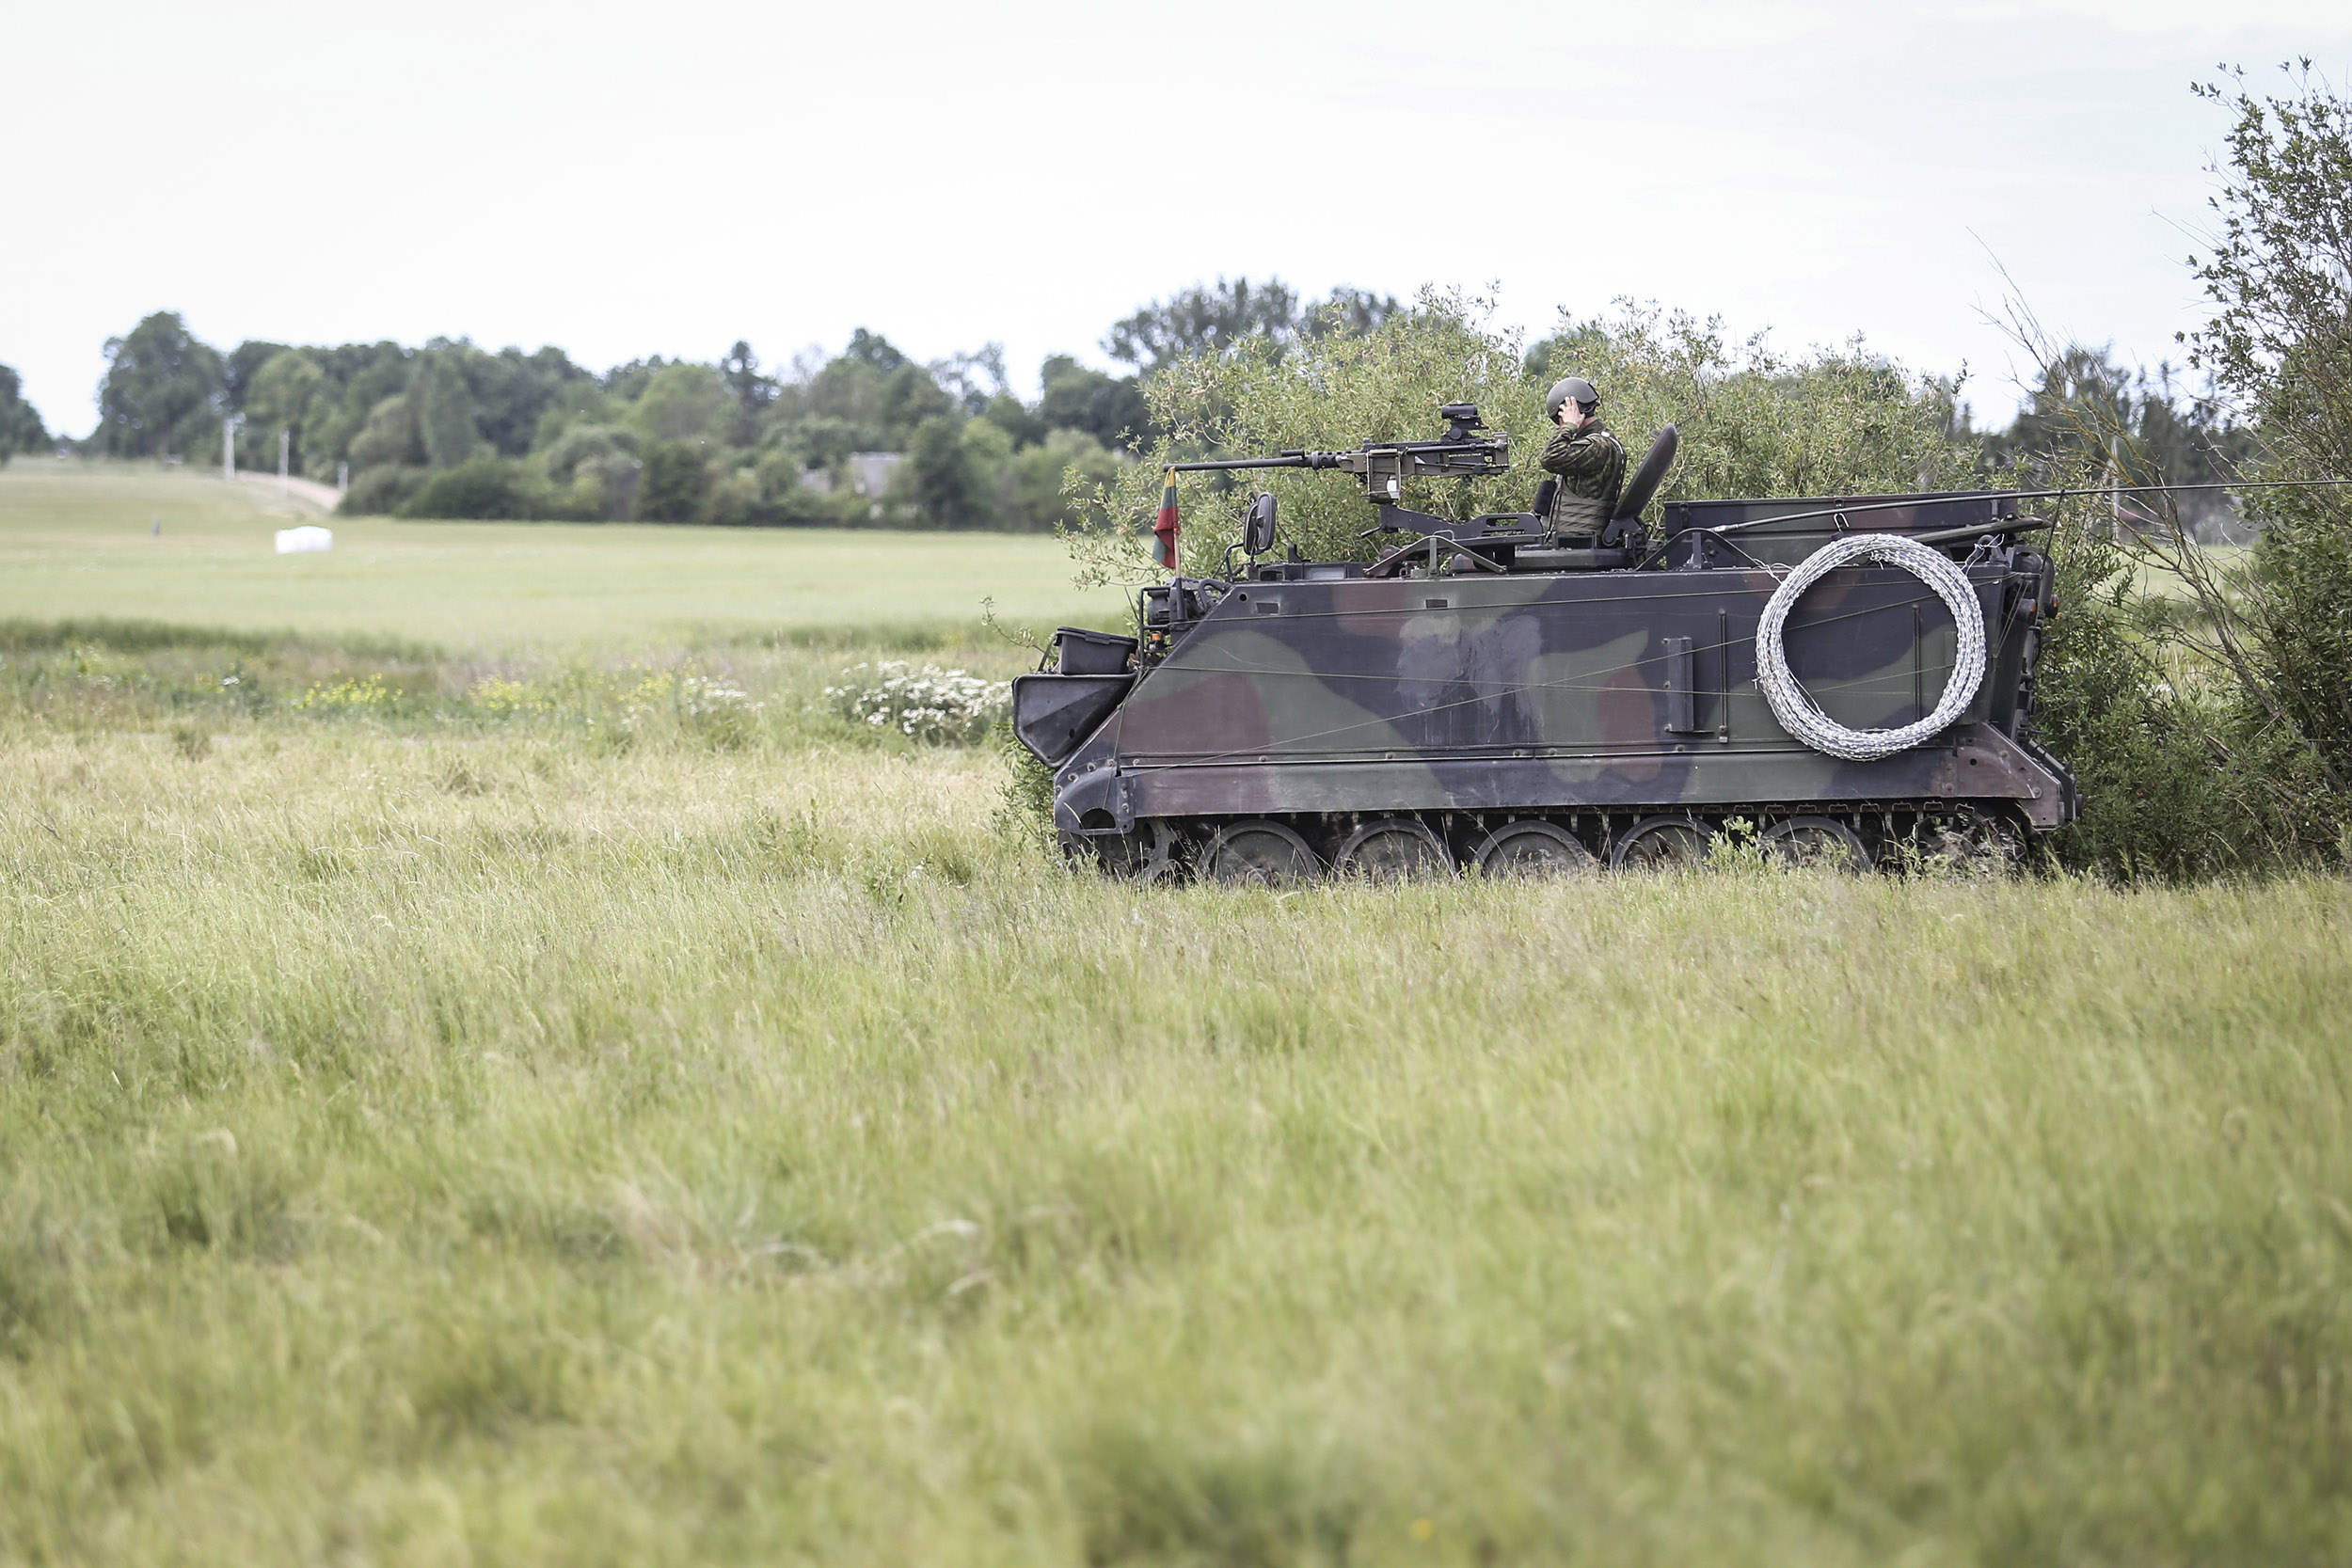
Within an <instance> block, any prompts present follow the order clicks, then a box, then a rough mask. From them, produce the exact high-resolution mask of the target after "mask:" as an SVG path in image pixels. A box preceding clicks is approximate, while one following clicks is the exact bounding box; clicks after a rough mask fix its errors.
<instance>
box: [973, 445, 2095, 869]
mask: <svg viewBox="0 0 2352 1568" xmlns="http://www.w3.org/2000/svg"><path fill="white" fill-rule="evenodd" d="M1441 412H1442V413H1443V415H1444V416H1445V417H1446V418H1447V419H1448V420H1449V421H1450V425H1451V428H1450V429H1449V430H1448V432H1447V434H1446V436H1443V437H1442V438H1439V439H1437V440H1431V441H1412V442H1367V443H1366V444H1365V445H1364V446H1363V447H1361V448H1360V449H1359V450H1357V451H1342V452H1317V451H1286V452H1281V453H1278V454H1276V455H1274V456H1271V457H1257V458H1240V459H1232V460H1227V461H1222V462H1215V463H1192V464H1179V465H1177V467H1179V468H1184V469H1219V468H1224V469H1239V468H1259V467H1298V468H1310V469H1323V468H1332V469H1343V470H1345V471H1347V472H1349V473H1351V474H1353V475H1354V476H1355V477H1356V478H1357V479H1358V480H1359V481H1360V482H1361V483H1362V484H1363V486H1364V491H1365V495H1366V499H1368V500H1369V501H1370V502H1371V503H1372V505H1373V506H1374V507H1375V508H1376V509H1377V522H1376V525H1375V530H1374V531H1375V532H1377V533H1379V534H1381V535H1384V536H1387V537H1388V538H1390V539H1391V540H1393V541H1394V542H1393V543H1392V544H1391V545H1390V546H1389V547H1387V548H1384V549H1383V550H1382V551H1381V552H1380V553H1379V555H1378V556H1377V558H1376V559H1375V560H1373V561H1369V562H1363V561H1308V560H1301V559H1299V558H1298V552H1297V551H1296V549H1295V547H1294V548H1293V549H1291V550H1290V551H1289V552H1288V559H1270V556H1271V554H1272V551H1273V547H1274V546H1275V544H1276V541H1277V538H1278V528H1277V521H1276V516H1275V503H1274V498H1273V497H1272V496H1270V495H1263V494H1262V495H1260V496H1259V497H1258V499H1257V500H1256V502H1255V504H1254V505H1253V506H1252V507H1251V508H1250V511H1249V514H1248V524H1247V528H1246V531H1245V537H1244V539H1243V540H1242V541H1241V542H1240V543H1239V544H1237V545H1236V546H1234V547H1233V548H1232V549H1231V550H1229V551H1228V552H1227V555H1226V566H1225V575H1224V576H1222V577H1218V578H1188V577H1182V576H1179V577H1177V578H1174V579H1173V580H1171V581H1168V582H1167V583H1162V584H1155V585H1153V586H1151V587H1147V588H1145V589H1143V590H1142V592H1141V594H1140V596H1139V602H1138V605H1137V615H1136V627H1135V630H1134V633H1133V634H1132V635H1126V634H1115V633H1107V632H1100V631H1089V630H1084V629H1081V628H1076V627H1064V628H1062V629H1061V630H1060V631H1059V632H1058V633H1057V635H1056V637H1055V640H1054V643H1053V645H1052V646H1051V648H1049V649H1048V651H1047V654H1046V658H1045V660H1044V667H1043V668H1041V670H1040V671H1039V672H1038V673H1034V674H1028V675H1023V676H1020V677H1018V678H1016V680H1015V681H1014V683H1013V727H1014V732H1015V734H1016V735H1017V736H1019V737H1020V739H1021V741H1022V743H1023V744H1024V745H1025V746H1026V747H1027V748H1028V749H1029V750H1030V751H1031V752H1034V753H1035V754H1036V755H1037V756H1038V757H1039V759H1040V760H1041V761H1042V762H1043V763H1045V764H1046V765H1047V766H1048V767H1049V768H1052V770H1053V778H1054V820H1055V826H1056V828H1057V832H1058V833H1059V836H1060V841H1061V844H1062V846H1063V849H1064V852H1065V853H1066V854H1068V855H1070V856H1072V857H1073V859H1079V860H1083V861H1086V862H1090V863H1099V864H1100V865H1101V866H1103V867H1104V868H1105V869H1107V870H1109V871H1112V872H1115V873H1120V874H1125V875H1132V876H1138V877H1146V878H1161V877H1168V876H1179V875H1193V876H1200V877H1203V878H1208V879H1216V880H1223V881H1244V882H1273V883H1282V882H1294V881H1301V880H1306V879H1313V878H1317V877H1321V876H1324V875H1327V874H1331V873H1338V874H1342V875H1348V874H1355V875H1362V876H1371V877H1411V876H1429V875H1445V874H1451V873H1453V872H1454V871H1457V870H1459V869H1462V868H1465V867H1469V866H1473V865H1474V866H1477V867H1479V868H1480V869H1481V870H1483V871H1484V872H1485V873H1486V874H1487V875H1529V874H1546V873H1564V872H1575V871H1579V870H1583V869H1590V868H1596V867H1599V866H1609V867H1615V868H1638V867H1654V866H1660V865H1667V864H1673V863H1680V862H1686V861H1690V860H1692V859H1695V858H1696V857H1698V856H1700V855H1701V854H1703V853H1704V852H1705V849H1706V847H1707V845H1708V842H1709V841H1710V839H1711V838H1712V837H1713V836H1714V835H1715V834H1717V833H1720V832H1725V831H1726V829H1727V828H1732V827H1734V826H1735V825H1744V829H1745V831H1748V832H1754V833H1755V834H1756V836H1757V838H1758V840H1759V841H1760V843H1761V846H1762V847H1763V849H1764V851H1765V852H1766V853H1767V854H1769V855H1771V856H1773V857H1774V858H1776V859H1782V860H1786V861H1790V862H1800V863H1803V862H1834V863H1842V864H1844V865H1847V866H1850V867H1852V868H1854V869H1861V868H1863V867H1867V866H1870V865H1883V864H1888V863H1897V862H1900V861H1904V860H1906V859H1907V858H1909V857H1913V856H1927V857H1960V856H1968V857H1975V856H1985V855H1989V856H1995V857H2013V856H2014V855H2015V854H2016V852H2017V850H2018V848H2019V847H2020V846H2021V845H2022V844H2023V843H2024V842H2025V841H2026V837H2027V835H2030V834H2032V833H2036V832H2047V831H2049V830H2051V829H2055V828H2057V827H2059V826H2060V825H2062V824H2064V823H2066V822H2068V821H2070V820H2072V819H2073V817H2074V815H2075V813H2076V809H2077V807H2076V799H2075V793H2074V782H2073V779H2072V777H2071V776H2070V775H2069V774H2068V773H2067V771H2066V770H2065V768H2062V767H2061V766H2060V765H2059V764H2058V762H2057V761H2056V760H2055V759H2054V758H2052V757H2051V756H2050V755H2048V754H2047V753H2046V752H2043V751H2042V750H2041V749H2040V748H2039V747H2038V746H2036V745H2035V743H2034V741H2033V739H2032V737H2031V735H2030V734H2029V732H2028V730H2027V727H2026V717H2027V715H2028V713H2029V712H2030V711H2031V708H2032V705H2033V681H2034V663H2035V655H2036V652H2037V649H2038V647H2039V644H2040V641H2041V638H2042V629H2043V627H2044V626H2046V625H2047V623H2048V621H2049V619H2050V618H2051V617H2052V616H2054V615H2055V614H2056V613H2057V610H2058V607H2057V603H2056V600H2055V597H2054V589H2053V581H2052V573H2051V565H2050V562H2049V560H2048V559H2047V557H2046V556H2044V555H2043V554H2042V553H2041V552H2039V551H2037V550H2036V549H2034V548H2032V547H2030V546H2029V545H2027V544H2026V543H2025V542H2024V537H2023V536H2024V535H2026V534H2027V533H2029V532H2031V531H2033V530H2035V529H2037V528H2041V527H2044V526H2046V525H2045V524H2043V523H2042V522H2039V521H2037V520H2036V519H2033V518H2031V517H2027V516H2023V515H2019V513H2018V511H2017V504H2016V499H2015V498H2014V497H2011V496H2009V495H2006V494H2004V493H2000V492H1992V491H1986V492H1968V493H1953V494H1931V495H1905V496H1878V497H1806V498H1796V499H1773V500H1687V501H1673V502H1667V503H1664V504H1662V505H1661V507H1660V508H1659V509H1658V515H1657V516H1656V517H1655V519H1654V520H1653V519H1652V518H1651V517H1650V516H1649V515H1648V510H1649V503H1650V501H1651V499H1653V498H1654V497H1655V495H1656V493H1657V491H1658V488H1659V486H1660V484H1661V482H1662V481H1663V479H1664V477H1665V474H1666V471H1667V469H1668V467H1669V466H1670V465H1671V464H1672V462H1673V460H1674V453H1675V448H1676V442H1677V437H1676V434H1675V431H1674V427H1672V426H1671V425H1670V426H1668V427H1667V428H1666V429H1665V430H1664V431H1661V433H1660V434H1659V436H1658V438H1657V441H1656V443H1655V445H1653V447H1652V448H1651V449H1650V451H1649V454H1648V456H1647V457H1646V459H1645V461H1644V463H1643V465H1642V466H1641V467H1640V468H1639V469H1638V470H1637V471H1636V472H1635V474H1634V475H1633V477H1632V478H1631V479H1630V480H1629V482H1628V483H1627V485H1626V488H1625V491H1624V494H1623V498H1622V499H1621V500H1620V502H1619V504H1618V506H1617V508H1616V515H1615V516H1614V518H1613V520H1612V521H1611V523H1610V524H1609V526H1608V529H1607V531H1605V532H1604V533H1603V534H1602V535H1601V537H1600V540H1599V544H1598V546H1597V547H1589V548H1563V547H1561V546H1560V545H1559V544H1558V542H1557V540H1556V539H1555V538H1554V537H1553V536H1551V535H1550V534H1549V532H1548V531H1547V527H1546V524H1545V522H1544V520H1543V519H1544V515H1545V514H1546V512H1547V510H1548V508H1547V507H1546V506H1545V504H1544V498H1543V497H1541V496H1540V495H1539V497H1538V499H1537V501H1536V504H1535V506H1534V509H1533V510H1531V511H1528V512H1517V513H1498V514H1488V515H1482V516H1478V517H1474V518H1471V519H1470V520H1469V521H1467V522H1465V521H1459V520H1455V519H1450V518H1446V517H1441V516H1438V515H1433V514H1428V513H1422V512H1415V511H1410V510H1408V509H1406V507H1405V506H1403V505H1402V504H1401V499H1402V495H1403V490H1402V483H1403V482H1404V481H1406V480H1408V479H1428V478H1454V479H1470V478H1475V477H1479V476H1481V475H1490V474H1500V473H1503V472H1506V471H1507V469H1508V458H1509V453H1508V447H1507V437H1503V436H1489V435H1486V434H1485V433H1484V432H1483V428H1482V426H1481V423H1480V420H1479V415H1478V410H1477V409H1476V408H1475V407H1474V406H1472V405H1470V404H1450V405H1448V406H1447V407H1446V408H1445V409H1443V410H1442V411H1441ZM1237 556H1238V557H1243V558H1245V559H1242V560H1239V561H1237V560H1236V559H1235V558H1236V557H1237Z"/></svg>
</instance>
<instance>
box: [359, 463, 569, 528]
mask: <svg viewBox="0 0 2352 1568" xmlns="http://www.w3.org/2000/svg"><path fill="white" fill-rule="evenodd" d="M552 504H553V498H552V497H551V496H549V495H548V489H547V485H546V483H545V482H544V481H543V480H541V479H540V478H539V476H538V475H537V474H535V473H534V472H532V469H531V468H530V467H529V466H528V465H526V464H522V463H517V462H516V461H514V460H513V459H511V458H504V457H476V458H473V459H471V460H469V461H468V462H465V463H460V464H459V465H458V466H457V467H454V468H450V469H447V470H445V471H444V472H441V473H437V474H435V475H433V476H432V477H431V478H430V479H428V480H427V481H426V482H425V483H424V485H423V487H422V488H421V489H420V490H419V491H418V492H417V493H416V494H415V495H413V496H411V497H410V498H409V499H407V500H406V501H405V502H403V503H402V504H401V506H400V509H399V511H398V512H397V514H395V515H398V516H402V517H441V518H453V519H469V520H471V519H480V520H485V521H489V520H498V519H506V520H519V519H522V518H527V517H545V516H546V515H548V512H549V511H550V510H551V509H552Z"/></svg>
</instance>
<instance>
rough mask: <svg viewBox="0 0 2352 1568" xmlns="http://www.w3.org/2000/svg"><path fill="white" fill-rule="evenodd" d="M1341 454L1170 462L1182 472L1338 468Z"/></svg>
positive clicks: (1293, 453)
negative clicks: (1233, 469) (1234, 469)
mask: <svg viewBox="0 0 2352 1568" xmlns="http://www.w3.org/2000/svg"><path fill="white" fill-rule="evenodd" d="M1339 466H1340V464H1339V454H1338V453H1337V452H1328V451H1286V452H1282V453H1280V454H1279V456H1274V457H1220V458H1216V459H1214V460H1204V461H1202V462H1199V463H1170V464H1169V465H1168V467H1171V468H1173V469H1175V470H1176V471H1177V472H1178V473H1180V474H1205V473H1216V472H1219V471H1221V470H1224V469H1228V468H1336V467H1339Z"/></svg>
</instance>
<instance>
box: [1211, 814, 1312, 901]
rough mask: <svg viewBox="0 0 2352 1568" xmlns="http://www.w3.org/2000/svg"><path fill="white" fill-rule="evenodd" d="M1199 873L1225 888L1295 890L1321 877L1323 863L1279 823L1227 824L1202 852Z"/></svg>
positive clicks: (1295, 835)
mask: <svg viewBox="0 0 2352 1568" xmlns="http://www.w3.org/2000/svg"><path fill="white" fill-rule="evenodd" d="M1200 874H1201V876H1202V877H1204V878H1206V879H1208V880H1210V881H1213V882H1222V883H1224V884H1225V885H1226V886H1228V887H1296V886H1297V885H1298V884H1300V883H1301V882H1311V881H1313V880H1314V879H1316V878H1318V877H1320V876H1321V875H1323V863H1322V862H1321V861H1320V860H1317V859H1316V858H1315V852H1314V851H1313V850H1312V849H1310V848H1308V847H1307V841H1306V840H1305V839H1303V838H1301V837H1299V836H1298V835H1297V834H1296V833H1295V832H1291V831H1290V830H1289V829H1288V828H1285V827H1283V826H1282V824H1280V823H1279V822H1264V821H1256V822H1229V823H1227V824H1226V825H1225V826H1224V827H1222V828H1219V829H1218V830H1217V832H1216V837H1215V838H1213V839H1211V840H1209V847H1208V848H1207V849H1205V850H1203V851H1202V852H1201V855H1200Z"/></svg>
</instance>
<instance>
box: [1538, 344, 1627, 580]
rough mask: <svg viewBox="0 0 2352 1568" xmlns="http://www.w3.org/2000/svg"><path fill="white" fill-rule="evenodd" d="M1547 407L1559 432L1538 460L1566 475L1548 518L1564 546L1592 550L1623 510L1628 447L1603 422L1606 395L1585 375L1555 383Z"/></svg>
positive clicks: (1561, 478) (1545, 402) (1559, 473)
mask: <svg viewBox="0 0 2352 1568" xmlns="http://www.w3.org/2000/svg"><path fill="white" fill-rule="evenodd" d="M1544 406H1545V408H1546V410H1547V411H1549V413H1550V415H1551V421H1552V423H1554V424H1556V425H1558V426H1559V427H1560V428H1559V430H1558V431H1557V432H1556V433H1555V434H1554V435H1553V436H1552V437H1551V439H1550V440H1549V441H1547V442H1545V443H1544V451H1543V455H1542V457H1541V458H1539V459H1538V461H1539V462H1541V463H1542V464H1543V466H1544V468H1545V470H1546V471H1547V472H1549V473H1555V474H1558V475H1559V476H1560V488H1559V490H1558V491H1557V492H1556V493H1555V494H1554V495H1553V497H1552V499H1551V513H1550V515H1549V517H1548V518H1547V519H1546V520H1547V521H1549V523H1550V525H1551V528H1552V531H1553V532H1554V533H1556V534H1557V535H1558V536H1559V540H1560V543H1561V544H1563V545H1565V546H1570V547H1572V548H1582V547H1588V546H1591V545H1592V544H1594V542H1595V541H1596V540H1597V538H1598V536H1599V534H1600V531H1601V530H1602V529H1603V528H1605V527H1607V526H1608V523H1609V519H1610V517H1611V515H1613V514H1614V513H1615V512H1616V510H1617V496H1618V494H1619V492H1621V491H1622V490H1624V488H1625V448H1624V447H1623V446H1621V445H1619V444H1618V441H1617V438H1616V437H1615V436H1612V435H1610V434H1609V431H1608V429H1607V427H1605V426H1604V425H1602V423H1601V422H1600V393H1599V392H1598V391H1597V389H1596V388H1594V386H1593V384H1592V383H1591V382H1589V381H1587V380H1585V379H1584V378H1583V377H1582V376H1579V375H1571V376H1567V377H1565V378H1563V379H1562V380H1559V381H1556V382H1554V383H1552V388H1551V391H1550V393H1549V396H1547V397H1546V398H1545V399H1544Z"/></svg>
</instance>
